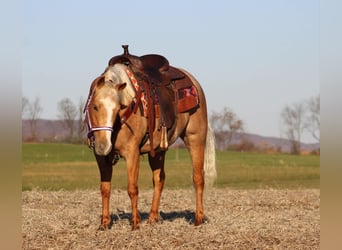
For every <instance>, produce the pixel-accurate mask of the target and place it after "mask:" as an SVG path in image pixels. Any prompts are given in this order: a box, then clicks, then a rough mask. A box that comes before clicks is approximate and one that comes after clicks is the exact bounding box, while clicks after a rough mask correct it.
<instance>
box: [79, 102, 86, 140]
mask: <svg viewBox="0 0 342 250" xmlns="http://www.w3.org/2000/svg"><path fill="white" fill-rule="evenodd" d="M84 106H85V101H84V98H83V97H80V100H79V103H78V131H77V132H78V140H79V141H80V142H81V141H82V132H83V130H84V113H83V110H84Z"/></svg>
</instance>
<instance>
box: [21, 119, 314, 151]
mask: <svg viewBox="0 0 342 250" xmlns="http://www.w3.org/2000/svg"><path fill="white" fill-rule="evenodd" d="M74 131H75V132H74V133H75V136H76V134H77V131H78V124H77V122H76V121H75V123H74ZM68 136H69V130H68V129H67V128H66V127H65V126H64V125H63V122H62V121H60V120H44V119H40V120H38V121H37V141H39V142H44V141H48V142H60V141H63V140H65V139H66V138H67V137H68ZM83 136H84V138H86V131H83ZM242 138H244V139H245V140H247V141H248V142H250V143H253V144H254V145H255V146H256V147H258V148H261V149H267V148H274V149H276V150H279V151H282V152H289V151H290V148H291V144H290V141H289V140H287V139H283V138H278V137H267V136H261V135H256V134H250V133H245V134H243V135H241V134H234V136H233V138H232V144H239V143H241V140H242ZM22 140H23V141H30V140H31V131H30V123H29V121H28V120H23V121H22ZM175 144H176V145H178V146H181V145H183V143H182V142H181V140H178V141H177V142H176V143H175ZM319 148H320V144H319V143H302V144H301V149H302V151H306V152H312V151H315V150H318V149H319Z"/></svg>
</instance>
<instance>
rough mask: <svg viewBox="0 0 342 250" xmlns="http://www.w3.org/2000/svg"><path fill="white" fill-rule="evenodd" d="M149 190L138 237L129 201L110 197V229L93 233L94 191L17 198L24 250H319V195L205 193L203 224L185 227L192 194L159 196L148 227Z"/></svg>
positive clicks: (121, 194) (119, 193)
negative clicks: (155, 214)
mask: <svg viewBox="0 0 342 250" xmlns="http://www.w3.org/2000/svg"><path fill="white" fill-rule="evenodd" d="M151 198H152V190H142V191H140V194H139V210H140V213H141V216H142V223H141V227H140V230H138V231H131V226H130V222H129V220H130V211H131V210H130V201H129V198H128V195H127V192H126V191H125V190H113V191H112V196H111V206H110V207H111V212H112V220H113V225H112V227H111V228H110V229H109V230H106V231H97V228H98V226H99V222H100V213H101V198H100V192H99V191H98V190H88V191H40V190H33V191H24V192H23V194H22V236H23V249H319V243H320V191H319V189H298V190H284V189H281V190H277V189H260V190H233V189H227V188H225V189H218V188H211V189H208V190H206V192H205V197H204V204H205V212H206V215H207V217H208V222H207V223H206V224H204V225H202V226H199V227H195V226H193V225H192V223H191V222H192V221H193V220H194V209H195V198H194V191H193V190H191V189H181V190H167V189H166V190H164V192H163V196H162V201H161V209H160V216H161V218H162V221H161V222H160V223H157V224H155V225H149V224H147V216H148V212H149V209H150V204H151Z"/></svg>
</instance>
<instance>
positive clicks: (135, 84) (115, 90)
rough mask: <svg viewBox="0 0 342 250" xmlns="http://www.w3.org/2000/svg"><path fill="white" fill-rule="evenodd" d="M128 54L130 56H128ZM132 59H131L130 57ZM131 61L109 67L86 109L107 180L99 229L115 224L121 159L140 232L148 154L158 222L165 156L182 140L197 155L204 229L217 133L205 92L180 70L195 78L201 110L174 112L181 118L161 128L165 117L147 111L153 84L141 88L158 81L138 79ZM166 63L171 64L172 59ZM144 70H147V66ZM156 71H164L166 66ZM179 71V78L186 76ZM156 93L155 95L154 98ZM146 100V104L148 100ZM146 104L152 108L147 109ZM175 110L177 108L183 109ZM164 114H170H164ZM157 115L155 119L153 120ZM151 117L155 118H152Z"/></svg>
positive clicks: (153, 217) (94, 87) (153, 210)
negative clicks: (114, 183)
mask: <svg viewBox="0 0 342 250" xmlns="http://www.w3.org/2000/svg"><path fill="white" fill-rule="evenodd" d="M126 49H127V47H126ZM125 52H126V53H125V54H126V55H128V52H127V51H125ZM153 56H156V55H153ZM153 56H152V57H153ZM127 57H128V58H129V56H127ZM127 57H125V56H121V57H120V60H114V63H109V66H108V67H107V68H106V70H105V71H104V73H103V74H101V75H100V76H99V77H97V78H96V79H95V80H94V81H93V83H92V84H91V87H90V91H89V97H88V101H87V104H86V107H85V112H86V118H85V121H86V122H87V124H88V128H89V132H88V138H89V140H88V142H89V145H90V147H92V148H93V149H94V155H95V158H96V161H97V164H98V167H99V170H100V176H101V195H102V218H101V225H100V228H99V229H106V228H108V227H109V225H110V223H111V217H110V212H109V200H110V193H111V178H112V170H113V165H114V164H115V163H116V162H117V160H118V159H119V157H122V158H124V159H125V161H126V164H127V174H128V183H127V191H128V195H129V197H130V199H131V206H132V229H133V230H134V229H138V228H139V223H140V215H139V212H138V206H137V205H138V204H137V201H138V175H139V158H140V155H141V154H145V153H147V154H148V160H149V164H150V167H151V170H152V177H153V186H154V192H153V199H152V206H151V210H150V212H149V217H148V222H149V223H154V222H156V221H158V219H159V211H158V210H159V204H160V197H161V193H162V190H163V187H164V182H165V172H164V161H165V153H166V150H167V146H168V145H171V144H172V143H174V142H175V141H176V139H177V138H178V137H180V138H181V139H182V140H183V141H184V143H185V145H186V146H187V148H188V150H189V152H190V155H191V159H192V164H193V184H194V187H195V190H196V213H195V225H200V224H201V223H203V222H204V218H205V217H204V212H203V190H204V183H205V182H211V181H212V180H213V179H214V178H215V176H216V168H215V161H214V158H215V149H214V142H213V135H212V131H211V129H210V127H209V126H208V119H207V108H206V100H205V97H204V93H203V90H202V88H201V87H200V84H199V83H198V81H197V80H196V79H195V78H194V77H193V76H192V75H191V74H189V73H188V72H186V71H185V70H183V69H179V72H181V73H182V74H184V76H183V77H185V78H187V79H190V81H191V83H192V85H193V87H194V88H195V91H196V98H197V103H196V106H194V107H193V108H191V109H190V110H188V111H186V112H179V110H178V112H176V113H174V114H176V117H175V119H171V121H172V122H173V124H171V127H170V126H169V127H167V126H165V125H160V124H161V120H162V114H160V115H159V116H158V115H157V114H156V113H157V111H156V109H154V112H148V113H146V112H147V111H146V109H151V100H150V102H149V101H148V100H147V101H146V99H147V98H148V97H147V92H148V89H147V88H148V86H152V85H145V89H144V88H143V87H142V85H140V89H138V90H137V88H139V84H141V82H142V81H143V80H142V79H145V80H147V81H151V79H152V78H148V77H149V75H147V78H139V77H135V76H136V75H137V73H136V72H137V71H136V69H137V67H136V64H134V62H133V63H132V62H131V63H130V62H127V61H125V60H123V59H122V58H124V59H125V58H126V59H127ZM160 57H161V56H160ZM136 58H138V59H139V58H140V57H136ZM161 58H163V57H161ZM130 59H131V58H130ZM157 59H158V60H159V59H160V58H157ZM164 59H165V58H164ZM139 60H140V59H139ZM132 61H133V60H132ZM165 62H166V63H167V64H168V62H167V61H165ZM167 66H168V65H167ZM144 67H145V69H146V63H145V66H144ZM153 67H154V66H153ZM155 67H157V69H160V65H159V66H155ZM170 67H171V66H170ZM132 69H133V70H132ZM134 69H135V70H134ZM172 69H173V70H174V69H176V68H172ZM179 72H178V76H177V78H178V79H179V78H180V77H179ZM152 73H153V72H152ZM154 73H155V72H154ZM173 76H174V74H173ZM173 76H171V77H170V79H171V80H172V82H171V83H172V85H174V83H175V82H176V83H177V80H174V79H175V77H173ZM163 79H164V78H163ZM145 83H146V82H145ZM150 83H151V82H150ZM171 83H170V84H171ZM141 89H142V91H141ZM149 90H150V92H151V93H152V92H153V91H152V88H150V89H149ZM176 92H177V91H176ZM151 93H150V96H152V94H151ZM173 97H174V100H173V103H175V102H179V101H180V99H181V98H180V96H179V92H178V93H176V94H174V92H173ZM144 98H145V100H143V99H144ZM157 98H159V99H160V98H162V96H157ZM154 99H156V96H154ZM146 102H147V104H149V105H150V106H149V105H146ZM144 103H145V104H144ZM153 103H155V101H154V102H153ZM169 106H175V107H176V106H177V105H169ZM177 107H178V106H177ZM161 112H165V111H162V110H161V111H160V113H161ZM146 114H148V115H146ZM153 114H154V116H153V117H152V118H151V116H152V115H153ZM147 116H150V117H149V118H150V119H149V118H148V117H147ZM151 121H152V122H151ZM151 124H152V125H153V126H152V125H151ZM158 124H159V126H158ZM151 126H152V127H151ZM152 138H153V139H152ZM165 144H166V145H165Z"/></svg>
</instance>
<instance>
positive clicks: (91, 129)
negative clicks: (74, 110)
mask: <svg viewBox="0 0 342 250" xmlns="http://www.w3.org/2000/svg"><path fill="white" fill-rule="evenodd" d="M94 93H95V88H94V90H93V91H92V92H91V94H90V96H89V97H88V100H87V105H86V106H85V107H84V111H83V112H84V113H86V115H87V121H88V134H87V137H88V140H89V148H90V149H93V148H94V132H95V131H100V130H107V131H110V132H113V127H109V126H98V127H94V126H93V124H92V123H91V120H90V115H89V104H90V102H91V99H92V98H93V96H94Z"/></svg>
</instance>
